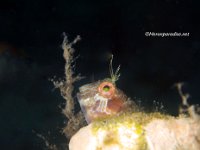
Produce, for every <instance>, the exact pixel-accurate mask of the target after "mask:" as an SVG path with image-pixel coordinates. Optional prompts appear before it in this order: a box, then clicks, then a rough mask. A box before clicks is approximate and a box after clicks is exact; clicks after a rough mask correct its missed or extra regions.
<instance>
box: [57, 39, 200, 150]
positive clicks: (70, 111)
mask: <svg viewBox="0 0 200 150" xmlns="http://www.w3.org/2000/svg"><path fill="white" fill-rule="evenodd" d="M79 39H80V38H79V37H78V38H76V39H75V40H74V41H73V42H72V43H69V42H68V40H67V37H66V36H64V40H63V45H62V48H63V50H64V59H65V61H66V64H65V79H64V80H63V81H60V82H55V81H54V85H55V86H56V87H57V88H59V89H60V91H61V94H62V96H63V97H64V99H65V100H66V106H65V108H64V109H63V113H64V114H65V116H66V117H67V118H68V123H67V126H66V127H65V128H64V130H63V131H64V133H65V134H66V136H67V137H68V138H71V139H70V143H69V149H70V150H80V149H81V150H188V149H190V150H199V149H200V116H199V112H200V108H199V107H198V106H195V105H189V104H188V102H187V98H188V95H187V94H183V93H182V90H181V87H182V84H176V86H177V88H178V91H179V94H180V95H181V97H182V105H181V107H180V116H178V117H173V116H169V115H166V114H162V113H159V112H154V113H145V112H144V111H142V110H140V108H138V106H137V105H136V104H135V103H134V101H132V100H130V98H128V97H127V96H126V95H125V94H124V93H123V92H122V91H121V90H120V89H118V88H117V86H116V81H117V80H118V79H119V76H120V74H119V69H120V67H118V68H117V70H116V71H115V72H113V68H112V60H113V56H112V58H111V61H110V65H109V67H110V75H111V77H110V78H106V79H104V80H100V81H97V82H94V83H89V84H86V85H83V86H81V87H80V88H79V93H78V94H77V98H78V102H79V104H80V106H81V110H82V112H83V113H82V112H81V111H80V112H79V113H77V114H75V113H74V98H73V97H74V96H73V95H72V91H73V89H74V87H73V84H74V82H76V81H78V80H79V79H81V77H80V76H79V75H78V76H75V75H74V72H73V67H72V66H73V62H74V58H73V53H74V49H73V48H72V45H73V44H75V43H76V42H77V41H78V40H79ZM84 119H85V120H86V121H87V123H88V125H86V124H84ZM83 126H85V127H83ZM81 127H82V128H81ZM80 128H81V129H80ZM79 129H80V130H79ZM78 130H79V131H78ZM75 133H76V134H75ZM74 134H75V135H74ZM72 135H73V136H72Z"/></svg>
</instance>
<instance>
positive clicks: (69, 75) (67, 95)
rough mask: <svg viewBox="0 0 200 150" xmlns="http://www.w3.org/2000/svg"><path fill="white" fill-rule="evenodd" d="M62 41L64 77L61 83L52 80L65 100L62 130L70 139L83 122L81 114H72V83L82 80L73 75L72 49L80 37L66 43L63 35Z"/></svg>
mask: <svg viewBox="0 0 200 150" xmlns="http://www.w3.org/2000/svg"><path fill="white" fill-rule="evenodd" d="M63 35H64V39H63V43H62V49H63V57H64V59H65V77H64V79H63V80H61V81H54V80H52V82H53V84H54V86H55V88H59V89H60V92H61V95H62V97H63V98H64V99H65V101H66V103H65V107H64V109H63V110H62V112H63V114H64V115H65V116H66V117H67V119H68V122H67V125H66V127H65V128H64V129H63V132H64V133H65V135H66V136H67V137H68V138H70V137H71V136H72V135H73V134H74V133H75V132H76V131H77V130H78V129H79V128H80V127H81V126H82V124H83V123H82V122H83V120H84V119H83V115H82V113H81V112H78V113H77V114H75V112H74V102H75V100H74V95H73V91H74V83H75V82H76V81H79V80H80V79H82V77H81V76H80V75H75V73H74V67H75V65H74V61H75V60H76V58H74V52H75V50H74V48H73V47H72V46H73V45H74V44H76V43H77V42H78V41H79V40H80V36H77V37H76V38H75V39H74V40H73V41H72V42H69V41H68V38H67V36H66V34H65V33H64V34H63Z"/></svg>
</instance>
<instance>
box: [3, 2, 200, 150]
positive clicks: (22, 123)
mask: <svg viewBox="0 0 200 150" xmlns="http://www.w3.org/2000/svg"><path fill="white" fill-rule="evenodd" d="M199 12H200V11H199V2H198V1H197V2H196V1H194V0H193V1H187V0H152V1H145V0H129V1H128V0H127V1H126V0H123V1H121V0H115V1H114V0H110V1H109V0H107V1H103V0H101V1H94V0H93V1H92V0H91V1H88V0H87V1H84V0H82V1H81V0H57V1H53V0H48V1H42V0H18V1H17V0H6V1H4V2H2V1H1V2H0V149H1V150H4V149H15V150H23V149H26V150H27V149H29V150H31V149H34V150H35V149H38V150H39V149H45V145H44V140H42V139H41V138H39V137H38V136H37V135H36V134H37V133H39V134H41V135H43V136H44V137H45V138H46V139H47V140H48V141H49V142H50V143H51V144H56V145H57V146H58V147H59V149H65V148H64V147H67V146H66V143H67V142H66V139H65V137H64V136H63V135H61V133H60V131H61V129H62V128H63V127H64V126H65V123H66V119H65V117H64V116H63V115H62V114H61V109H60V108H59V106H61V107H62V106H63V105H64V100H63V98H62V97H61V95H60V93H59V91H58V90H55V89H54V86H53V84H52V83H51V82H50V81H49V79H50V78H53V77H54V76H56V79H58V78H63V77H64V60H63V57H62V52H63V51H62V49H61V47H60V45H61V43H62V40H63V36H62V33H63V32H66V34H67V35H68V37H69V40H73V39H74V38H75V37H76V35H80V36H81V37H82V40H81V41H80V42H79V43H78V44H77V45H75V49H76V50H77V51H76V55H79V56H80V57H79V59H78V60H77V61H76V70H75V71H76V73H81V74H82V75H83V76H85V77H86V78H85V79H84V80H82V81H80V82H79V83H77V84H76V86H75V88H76V89H78V87H79V86H80V85H82V84H85V83H89V82H93V81H96V80H99V79H103V78H106V77H109V70H108V64H109V58H110V56H111V54H114V68H117V66H118V65H119V64H121V71H120V73H121V77H120V80H119V81H118V82H117V85H118V87H119V88H120V89H122V90H123V91H124V92H125V93H126V94H127V95H128V96H130V97H131V98H132V99H134V100H136V101H137V103H138V104H140V105H142V106H144V107H145V109H147V110H151V109H153V110H155V109H159V108H162V111H165V112H167V113H170V114H172V115H177V113H178V106H179V104H180V102H181V101H180V97H179V95H178V93H177V91H176V89H175V88H174V87H173V85H174V84H175V83H176V82H185V83H186V84H185V86H184V92H188V93H190V94H191V98H190V99H189V101H190V103H199V99H200V94H199V84H200V79H199V75H200V38H199V35H200V30H199V27H200V24H199ZM145 32H189V33H190V36H189V37H146V36H145ZM163 107H164V108H163Z"/></svg>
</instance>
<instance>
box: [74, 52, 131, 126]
mask: <svg viewBox="0 0 200 150" xmlns="http://www.w3.org/2000/svg"><path fill="white" fill-rule="evenodd" d="M112 60H113V55H112V57H111V60H110V65H109V70H110V75H111V78H106V79H104V80H101V81H96V82H94V83H89V84H86V85H83V86H81V87H80V88H79V91H80V92H79V93H78V94H77V98H78V101H79V104H80V107H81V110H82V112H83V114H84V116H85V119H86V121H87V123H88V124H89V123H91V122H93V121H95V120H100V119H105V118H108V117H112V116H114V115H117V114H120V113H121V112H125V111H127V110H128V108H130V106H132V105H133V101H130V99H129V98H128V97H127V96H126V95H125V94H124V93H123V92H122V91H121V90H120V89H118V88H117V87H116V84H115V83H116V81H117V80H118V79H119V76H120V74H119V69H120V66H119V67H118V68H117V70H116V71H115V73H114V72H113V69H112Z"/></svg>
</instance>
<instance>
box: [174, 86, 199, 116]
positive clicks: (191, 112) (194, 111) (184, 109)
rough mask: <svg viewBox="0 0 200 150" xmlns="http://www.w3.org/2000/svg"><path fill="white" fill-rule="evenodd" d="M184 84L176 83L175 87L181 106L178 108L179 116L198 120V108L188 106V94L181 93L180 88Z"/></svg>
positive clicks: (196, 106)
mask: <svg viewBox="0 0 200 150" xmlns="http://www.w3.org/2000/svg"><path fill="white" fill-rule="evenodd" d="M183 85H184V83H176V84H175V86H176V88H177V90H178V93H179V95H180V96H181V100H182V104H181V106H180V108H179V114H180V115H187V116H189V117H191V118H193V119H200V115H199V112H200V107H199V106H198V105H194V104H193V105H190V104H189V103H188V98H189V97H190V95H189V94H188V93H185V94H184V93H183V91H182V87H183Z"/></svg>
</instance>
